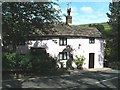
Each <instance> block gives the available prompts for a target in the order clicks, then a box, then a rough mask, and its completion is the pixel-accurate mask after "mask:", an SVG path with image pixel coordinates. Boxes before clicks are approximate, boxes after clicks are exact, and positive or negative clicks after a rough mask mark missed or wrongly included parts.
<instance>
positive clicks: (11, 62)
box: [2, 52, 17, 69]
mask: <svg viewBox="0 0 120 90" xmlns="http://www.w3.org/2000/svg"><path fill="white" fill-rule="evenodd" d="M16 60H17V57H16V53H10V52H4V53H2V63H3V64H2V65H3V69H14V68H15V64H16Z"/></svg>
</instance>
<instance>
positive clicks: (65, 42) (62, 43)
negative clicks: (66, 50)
mask: <svg viewBox="0 0 120 90" xmlns="http://www.w3.org/2000/svg"><path fill="white" fill-rule="evenodd" d="M59 44H60V45H61V46H62V45H67V38H60V41H59Z"/></svg>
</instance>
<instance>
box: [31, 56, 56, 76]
mask: <svg viewBox="0 0 120 90" xmlns="http://www.w3.org/2000/svg"><path fill="white" fill-rule="evenodd" d="M56 61H57V60H55V59H54V58H52V57H50V56H48V55H47V54H45V55H39V56H38V55H31V63H32V72H33V73H34V74H51V73H54V72H55V71H56V69H57V62H56Z"/></svg>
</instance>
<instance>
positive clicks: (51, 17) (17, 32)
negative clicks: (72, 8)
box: [2, 2, 61, 50]
mask: <svg viewBox="0 0 120 90" xmlns="http://www.w3.org/2000/svg"><path fill="white" fill-rule="evenodd" d="M53 5H58V4H56V3H54V2H3V3H2V31H3V41H4V45H7V44H12V45H13V48H14V50H15V49H16V45H17V44H19V43H20V42H24V41H25V40H26V39H27V37H28V36H31V35H37V34H38V33H37V32H44V33H46V34H47V33H48V30H49V28H51V27H52V26H53V24H55V23H58V22H60V20H61V18H60V16H59V15H58V14H59V10H56V9H55V8H53ZM36 30H38V31H36Z"/></svg>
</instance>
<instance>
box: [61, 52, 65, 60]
mask: <svg viewBox="0 0 120 90" xmlns="http://www.w3.org/2000/svg"><path fill="white" fill-rule="evenodd" d="M59 59H60V60H67V52H60V53H59Z"/></svg>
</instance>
